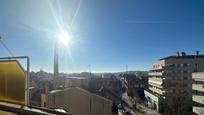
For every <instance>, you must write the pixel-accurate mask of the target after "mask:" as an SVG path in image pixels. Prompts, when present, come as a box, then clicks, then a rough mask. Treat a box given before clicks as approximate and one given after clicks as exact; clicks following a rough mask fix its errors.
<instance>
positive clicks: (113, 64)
mask: <svg viewBox="0 0 204 115" xmlns="http://www.w3.org/2000/svg"><path fill="white" fill-rule="evenodd" d="M203 5H204V2H203V1H202V0H197V1H194V0H185V1H184V0H180V1H178V0H167V1H162V0H152V1H148V0H136V1H129V2H126V1H123V0H119V1H116V0H113V1H109V0H104V1H94V0H75V1H71V0H67V1H65V0H61V1H58V0H52V1H51V0H46V1H40V0H39V1H31V0H21V1H12V3H11V0H1V4H0V35H3V36H4V39H3V42H4V43H5V44H6V45H7V46H8V47H9V49H10V50H11V51H12V52H13V54H14V55H15V56H18V55H27V56H29V57H30V58H31V70H32V71H38V70H40V69H43V70H45V71H48V72H52V71H53V57H54V56H53V55H54V53H53V50H54V43H55V42H56V41H55V40H56V38H55V37H54V36H55V33H57V32H59V31H60V29H65V30H66V31H68V32H69V33H71V34H72V36H73V41H72V43H71V44H70V45H69V46H62V47H61V48H60V57H59V71H60V72H66V73H74V72H84V71H87V72H88V71H89V65H91V71H92V72H117V71H125V69H126V67H125V66H126V65H129V70H149V69H150V68H149V66H150V65H151V64H152V63H153V61H154V60H157V59H158V57H163V56H168V55H176V52H177V51H185V52H186V53H187V54H192V53H195V51H197V50H199V51H200V53H201V54H203V53H204V46H203V44H202V43H203V41H204V39H203V37H204V34H203V30H204V23H203V22H204V15H203V12H204V7H203ZM36 6H37V7H36ZM0 49H1V52H0V56H1V57H4V56H5V57H7V56H10V55H9V53H8V52H7V51H6V50H5V48H3V46H2V45H0Z"/></svg>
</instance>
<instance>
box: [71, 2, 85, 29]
mask: <svg viewBox="0 0 204 115" xmlns="http://www.w3.org/2000/svg"><path fill="white" fill-rule="evenodd" d="M81 3H82V0H80V1H79V4H78V7H77V9H76V12H75V14H74V16H73V18H72V21H71V24H70V28H71V27H72V25H73V24H74V21H75V19H76V17H77V15H78V13H79V9H80V8H81Z"/></svg>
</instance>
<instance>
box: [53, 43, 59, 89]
mask: <svg viewBox="0 0 204 115" xmlns="http://www.w3.org/2000/svg"><path fill="white" fill-rule="evenodd" d="M58 51H59V47H58V44H57V43H56V44H55V49H54V78H53V84H54V89H56V88H57V81H58V75H59V65H58Z"/></svg>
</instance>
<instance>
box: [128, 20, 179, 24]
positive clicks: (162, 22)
mask: <svg viewBox="0 0 204 115" xmlns="http://www.w3.org/2000/svg"><path fill="white" fill-rule="evenodd" d="M126 23H133V24H134V23H135V24H173V23H176V22H174V21H152V20H150V21H138V20H127V21H126Z"/></svg>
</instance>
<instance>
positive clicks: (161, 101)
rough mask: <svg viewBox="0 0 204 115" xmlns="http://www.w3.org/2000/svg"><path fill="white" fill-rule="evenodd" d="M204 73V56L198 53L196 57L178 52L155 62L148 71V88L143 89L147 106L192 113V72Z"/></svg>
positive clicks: (159, 110)
mask: <svg viewBox="0 0 204 115" xmlns="http://www.w3.org/2000/svg"><path fill="white" fill-rule="evenodd" d="M203 70H204V55H199V52H196V55H186V54H185V53H184V52H182V53H179V52H178V53H177V55H176V56H169V57H165V58H162V59H159V60H158V61H156V62H154V63H153V64H152V69H151V70H150V72H149V76H150V77H149V80H148V84H149V88H148V90H145V97H146V99H147V102H148V103H147V104H148V106H149V107H151V108H152V109H155V110H156V111H158V112H164V111H165V109H166V110H167V108H168V107H170V108H169V110H170V111H171V110H172V111H175V112H176V111H185V112H187V111H191V109H192V101H191V100H192V99H191V97H192V88H191V84H192V73H193V72H197V71H203ZM178 98H179V99H178ZM178 100H179V101H181V102H179V101H178ZM174 107H175V110H173V108H174ZM179 109H180V110H179Z"/></svg>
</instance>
